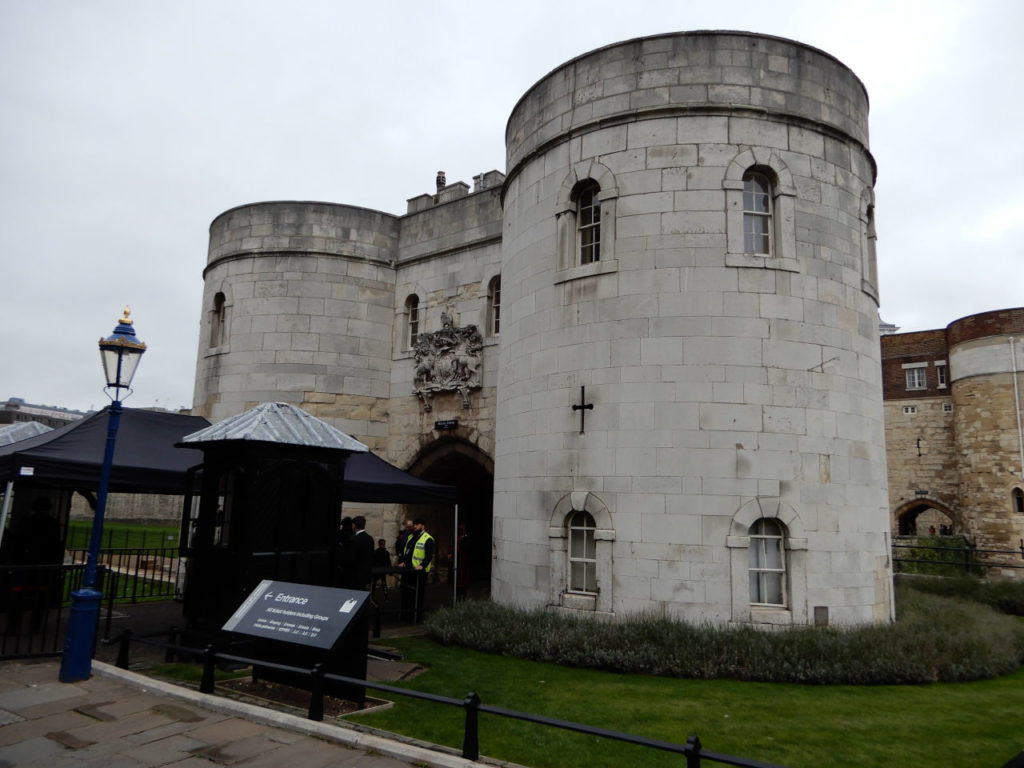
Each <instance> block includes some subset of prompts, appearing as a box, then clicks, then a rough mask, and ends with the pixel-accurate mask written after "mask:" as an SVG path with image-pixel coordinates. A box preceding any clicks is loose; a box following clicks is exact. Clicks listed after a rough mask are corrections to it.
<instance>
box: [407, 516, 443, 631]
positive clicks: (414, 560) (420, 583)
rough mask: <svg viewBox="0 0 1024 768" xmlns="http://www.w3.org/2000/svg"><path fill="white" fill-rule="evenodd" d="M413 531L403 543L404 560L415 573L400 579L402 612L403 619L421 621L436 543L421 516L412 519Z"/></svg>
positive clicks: (434, 557) (432, 568)
mask: <svg viewBox="0 0 1024 768" xmlns="http://www.w3.org/2000/svg"><path fill="white" fill-rule="evenodd" d="M412 528H413V533H412V535H411V536H410V537H409V539H408V540H407V541H406V544H405V560H406V562H408V563H409V565H410V567H411V568H412V569H413V571H415V573H412V574H409V576H410V578H408V579H405V578H403V579H402V613H403V616H404V617H405V619H406V620H407V621H408V620H410V619H411V620H413V621H415V622H417V623H418V622H421V621H423V604H424V600H423V598H424V593H425V592H426V589H427V580H428V579H427V575H428V574H429V573H431V572H432V571H433V570H434V560H435V559H436V554H437V543H436V542H435V541H434V537H433V536H431V535H430V534H429V533H427V523H426V521H425V520H424V519H423V518H422V517H417V518H416V519H415V520H413V521H412Z"/></svg>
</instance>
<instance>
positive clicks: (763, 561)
mask: <svg viewBox="0 0 1024 768" xmlns="http://www.w3.org/2000/svg"><path fill="white" fill-rule="evenodd" d="M784 539H785V536H784V532H783V528H782V526H781V525H780V524H779V523H778V522H777V521H776V520H772V519H769V518H766V517H762V518H760V519H758V520H755V521H754V524H753V525H751V526H750V548H749V560H748V564H749V565H748V570H749V573H750V604H751V605H776V606H779V605H781V606H784V605H786V548H785V540H784Z"/></svg>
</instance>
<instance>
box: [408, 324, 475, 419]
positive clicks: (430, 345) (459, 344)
mask: <svg viewBox="0 0 1024 768" xmlns="http://www.w3.org/2000/svg"><path fill="white" fill-rule="evenodd" d="M483 346H484V340H483V337H482V336H481V335H480V331H478V330H477V328H476V326H475V325H467V326H464V327H461V328H460V327H457V326H455V325H454V323H453V322H452V317H451V315H449V314H448V313H443V314H442V315H441V330H439V331H433V332H432V333H421V334H420V335H419V336H417V337H416V345H415V346H414V348H413V350H414V352H415V354H416V370H415V373H414V374H413V379H412V391H413V393H415V394H416V395H417V396H418V397H419V398H420V400H422V401H423V408H424V410H426V411H430V410H431V409H432V406H431V403H430V400H431V398H432V397H433V396H434V394H435V393H437V392H458V393H459V394H461V395H462V407H463V408H469V392H470V390H473V389H480V387H481V386H482V385H481V382H480V363H481V353H482V351H483Z"/></svg>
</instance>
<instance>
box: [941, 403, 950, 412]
mask: <svg viewBox="0 0 1024 768" xmlns="http://www.w3.org/2000/svg"><path fill="white" fill-rule="evenodd" d="M942 412H943V413H952V412H953V404H952V403H943V404H942Z"/></svg>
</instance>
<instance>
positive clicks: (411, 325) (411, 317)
mask: <svg viewBox="0 0 1024 768" xmlns="http://www.w3.org/2000/svg"><path fill="white" fill-rule="evenodd" d="M421 321H422V318H421V317H420V297H419V296H417V295H416V294H415V293H411V294H409V296H408V297H407V298H406V300H405V334H404V336H405V345H406V349H413V348H414V347H415V346H416V340H417V339H418V338H419V335H420V322H421Z"/></svg>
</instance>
